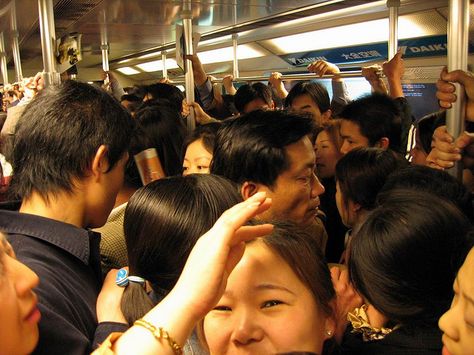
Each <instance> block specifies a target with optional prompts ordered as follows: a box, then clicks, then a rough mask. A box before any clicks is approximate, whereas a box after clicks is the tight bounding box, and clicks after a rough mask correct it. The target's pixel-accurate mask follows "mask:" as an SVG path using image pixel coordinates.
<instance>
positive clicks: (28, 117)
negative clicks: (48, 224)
mask: <svg viewBox="0 0 474 355" xmlns="http://www.w3.org/2000/svg"><path fill="white" fill-rule="evenodd" d="M133 126H134V122H133V120H132V118H131V117H130V115H129V113H128V112H127V110H125V108H123V107H122V106H121V105H120V103H119V102H118V101H117V100H116V99H114V98H113V97H112V96H110V95H109V94H107V93H106V92H104V91H103V90H101V89H99V88H96V87H94V86H92V85H89V84H85V83H80V82H77V81H72V80H69V81H66V82H64V83H63V84H61V85H59V86H50V87H48V88H47V89H45V90H42V91H41V92H39V93H38V95H37V96H36V97H35V98H34V99H33V100H32V101H31V102H30V103H29V104H28V105H27V106H26V108H25V110H24V112H23V114H22V115H21V117H20V120H19V122H18V124H17V127H16V132H15V137H14V148H13V156H12V166H13V170H14V172H15V173H14V175H13V179H12V186H11V188H12V189H13V190H14V193H15V195H16V196H17V197H18V198H22V199H27V198H28V197H30V195H31V193H32V192H33V191H36V192H37V193H38V194H40V195H41V196H42V197H43V198H45V199H48V195H50V194H56V193H59V192H60V191H67V192H71V191H72V190H73V189H74V179H77V178H79V179H81V178H83V177H85V176H86V174H87V173H88V170H89V168H90V166H91V163H92V160H93V158H94V156H95V154H96V152H97V150H98V149H99V147H100V146H101V145H105V146H106V147H107V160H108V163H109V171H110V170H111V169H112V168H113V167H114V166H115V164H116V163H117V162H118V161H119V160H120V159H121V158H122V156H123V154H124V153H125V152H126V151H127V150H128V145H129V142H130V135H131V132H132V130H133Z"/></svg>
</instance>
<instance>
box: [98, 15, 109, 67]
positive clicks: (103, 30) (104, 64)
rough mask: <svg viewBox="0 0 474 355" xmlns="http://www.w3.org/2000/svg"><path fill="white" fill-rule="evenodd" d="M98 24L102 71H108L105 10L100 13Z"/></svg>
mask: <svg viewBox="0 0 474 355" xmlns="http://www.w3.org/2000/svg"><path fill="white" fill-rule="evenodd" d="M100 17H101V19H100V20H101V24H100V51H101V53H102V69H103V70H104V71H105V72H108V71H109V40H108V35H107V18H106V14H105V10H104V11H102V12H101V16H100Z"/></svg>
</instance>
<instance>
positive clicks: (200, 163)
mask: <svg viewBox="0 0 474 355" xmlns="http://www.w3.org/2000/svg"><path fill="white" fill-rule="evenodd" d="M220 126H221V124H220V122H213V123H209V124H206V125H201V126H198V127H196V129H195V130H194V131H193V132H192V133H191V135H190V136H188V138H187V139H186V140H185V141H184V145H183V147H184V159H183V175H189V174H209V166H210V165H211V160H212V152H213V151H214V145H215V141H216V135H217V130H218V129H219V127H220Z"/></svg>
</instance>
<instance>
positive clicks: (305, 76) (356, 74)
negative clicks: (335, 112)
mask: <svg viewBox="0 0 474 355" xmlns="http://www.w3.org/2000/svg"><path fill="white" fill-rule="evenodd" d="M377 74H378V75H380V76H381V77H383V74H382V72H378V73H377ZM335 76H338V77H342V78H360V77H362V76H363V75H362V70H348V71H343V72H341V73H339V74H334V75H333V74H330V75H323V76H320V75H319V74H315V73H301V74H282V76H281V79H282V80H311V79H332V78H333V77H335ZM170 80H171V84H184V83H185V81H184V80H183V77H178V78H175V79H173V78H170ZM222 81H223V78H213V79H212V80H211V82H212V83H213V84H214V83H222ZM233 81H234V82H242V83H245V82H247V83H248V82H253V81H268V76H263V75H260V76H242V77H239V78H234V80H233Z"/></svg>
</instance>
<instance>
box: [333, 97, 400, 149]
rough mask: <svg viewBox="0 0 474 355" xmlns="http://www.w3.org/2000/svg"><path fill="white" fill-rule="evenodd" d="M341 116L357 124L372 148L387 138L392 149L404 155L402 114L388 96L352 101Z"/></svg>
mask: <svg viewBox="0 0 474 355" xmlns="http://www.w3.org/2000/svg"><path fill="white" fill-rule="evenodd" d="M339 116H340V117H341V118H342V119H344V120H349V121H351V122H353V123H355V124H357V125H358V126H359V128H360V132H361V133H362V135H363V136H365V137H367V139H368V140H369V144H370V145H371V146H374V145H375V144H377V142H378V141H379V140H380V139H381V138H383V137H386V138H388V139H389V148H390V149H392V150H394V151H396V152H400V153H403V149H404V147H403V148H402V147H401V134H402V128H401V118H400V112H399V110H398V108H397V106H396V104H395V102H394V101H393V100H392V99H391V98H390V97H388V96H387V95H383V94H371V95H367V96H364V97H362V98H360V99H357V100H355V101H352V102H351V103H350V104H348V105H347V106H346V107H344V109H343V110H342V112H341V113H340V115H339Z"/></svg>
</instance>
